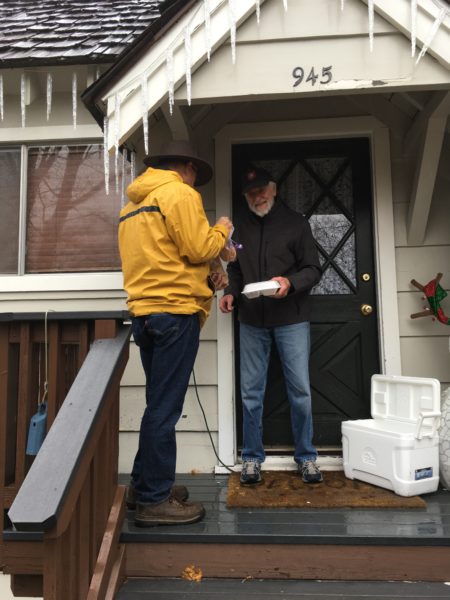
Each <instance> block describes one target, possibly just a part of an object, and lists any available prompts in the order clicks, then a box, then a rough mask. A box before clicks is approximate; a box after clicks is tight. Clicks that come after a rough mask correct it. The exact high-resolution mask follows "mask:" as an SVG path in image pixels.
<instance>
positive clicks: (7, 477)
mask: <svg viewBox="0 0 450 600" xmlns="http://www.w3.org/2000/svg"><path fill="white" fill-rule="evenodd" d="M80 316H81V315H80ZM53 317H54V318H55V320H54V322H52V319H53ZM85 317H86V314H84V315H83V320H82V321H81V323H78V325H77V324H76V320H75V321H73V320H72V321H71V324H70V325H69V324H68V322H67V323H65V324H64V323H61V321H59V320H58V325H57V326H56V322H57V320H56V316H55V315H53V316H52V317H51V316H50V314H48V332H47V336H45V337H46V338H47V341H48V344H47V349H48V355H49V367H48V375H49V377H48V403H49V404H48V420H49V431H48V433H47V436H46V438H45V440H44V443H43V445H42V447H41V449H40V451H39V453H38V454H37V456H36V458H35V459H34V461H33V462H32V464H31V466H30V467H29V465H28V464H27V463H28V462H31V460H32V459H30V457H27V456H25V451H24V447H25V438H26V429H27V427H26V426H27V425H28V423H29V418H30V416H31V414H32V413H33V410H35V406H36V404H35V406H34V407H33V408H31V406H28V403H27V401H26V400H27V399H29V398H33V397H34V398H36V397H37V395H36V390H37V389H38V388H39V385H38V383H37V382H38V381H40V380H42V373H41V375H39V366H37V367H36V352H37V350H38V349H36V348H34V349H32V346H33V343H36V344H38V345H39V344H42V340H43V337H44V336H43V334H44V333H45V332H43V331H42V327H43V323H42V322H41V323H39V324H36V323H35V324H33V323H32V322H29V321H26V320H24V319H23V318H22V319H21V321H20V326H18V327H17V328H14V327H11V322H10V323H9V328H8V329H6V328H5V327H1V325H3V323H0V335H3V340H2V339H1V338H0V342H1V341H3V344H1V343H0V348H1V349H2V350H1V355H0V377H1V378H2V379H0V390H1V392H0V400H2V402H1V404H0V408H1V409H2V415H0V417H1V421H0V423H1V425H0V426H1V427H2V429H1V431H0V442H1V444H2V446H1V447H2V452H1V453H0V459H2V463H3V467H2V466H1V465H0V469H2V472H1V473H0V475H1V476H2V479H1V481H2V484H3V489H2V491H3V494H2V496H3V507H4V512H5V513H6V512H7V522H6V525H7V524H8V520H10V521H11V522H12V524H13V525H14V529H15V531H17V532H27V533H25V534H22V535H25V536H27V535H28V536H31V538H30V537H28V539H32V538H33V535H34V536H35V541H34V542H32V543H31V544H29V547H30V548H31V547H33V550H32V552H31V554H32V556H31V554H30V555H28V554H29V553H28V551H27V550H26V547H27V546H26V544H25V545H23V546H22V544H23V542H21V541H11V539H10V538H8V537H6V539H10V541H6V542H5V546H4V560H3V562H4V570H5V572H9V573H12V574H13V576H14V578H16V580H17V581H19V585H18V588H17V589H14V587H13V591H14V592H15V593H17V592H19V593H22V594H23V595H25V593H27V592H28V593H36V591H39V584H40V586H41V589H42V595H43V597H44V599H45V600H53V599H54V600H59V599H61V598H64V600H66V599H67V600H71V599H74V600H75V599H76V600H80V599H82V598H89V599H94V598H106V597H112V595H113V593H114V590H115V589H116V587H117V585H118V582H119V581H120V578H121V569H122V565H123V557H124V550H123V548H120V546H119V543H118V537H119V533H120V526H121V521H122V519H123V510H124V508H123V507H124V502H123V499H124V488H123V487H120V486H118V484H117V464H118V429H119V388H120V379H121V377H122V374H123V371H124V369H125V366H126V363H127V360H128V348H129V335H130V331H129V326H126V325H122V324H121V323H119V321H117V320H116V321H99V320H93V321H92V323H90V322H88V321H90V319H86V318H85ZM41 321H42V320H41ZM34 325H36V326H34ZM15 337H17V340H18V343H19V341H20V345H19V347H17V348H15V347H14V339H15ZM6 338H8V339H6ZM96 338H97V339H96ZM108 338H109V339H108ZM74 340H77V341H75V342H74ZM92 340H94V341H92ZM64 341H65V342H66V345H67V346H69V348H64V343H63V342H64ZM11 342H13V343H11ZM91 342H92V344H91ZM52 344H53V345H52ZM90 344H91V345H90ZM71 345H74V346H76V347H77V350H76V351H75V350H74V348H71V347H70V346H71ZM89 345H90V348H89ZM22 346H23V347H22ZM55 346H56V347H55ZM5 347H7V348H8V350H7V351H5V350H4V348H5ZM26 347H28V351H25V348H26ZM33 356H34V360H33ZM38 363H39V361H38ZM41 363H42V361H41ZM5 367H6V373H7V374H8V375H7V376H6V374H5ZM75 375H76V376H75ZM71 379H74V381H73V384H72V385H71V386H70V380H71ZM6 380H7V381H6ZM69 387H70V389H68V388H69ZM33 388H34V389H33ZM66 388H67V389H66ZM64 396H65V400H64V402H62V398H63V397H64ZM11 399H12V400H11ZM59 407H60V408H59ZM58 409H59V410H58ZM14 415H17V416H16V418H14ZM14 438H15V439H14ZM14 442H15V443H14ZM28 467H29V470H28V473H27V474H26V477H25V479H24V480H23V477H24V476H25V473H26V471H27V469H28ZM21 480H23V483H22V485H20V483H21ZM19 486H20V489H19V490H18V491H17V488H19ZM14 496H15V499H13V498H14ZM10 499H13V501H12V505H11V508H10V509H9V511H7V510H5V509H7V508H8V504H9V503H10ZM5 518H6V516H5ZM33 532H34V533H33ZM18 535H21V534H20V533H19V534H18ZM13 537H14V536H13ZM36 540H38V542H36ZM39 540H42V541H41V542H39ZM20 547H22V551H21V550H20ZM36 547H39V549H38V550H36ZM27 578H28V581H29V582H31V583H30V585H29V586H28V588H27ZM13 580H14V579H13ZM24 590H25V591H24Z"/></svg>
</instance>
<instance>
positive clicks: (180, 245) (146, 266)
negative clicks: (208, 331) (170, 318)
mask: <svg viewBox="0 0 450 600" xmlns="http://www.w3.org/2000/svg"><path fill="white" fill-rule="evenodd" d="M127 194H128V198H129V200H130V201H129V202H128V204H127V205H126V206H125V207H124V208H123V209H122V210H121V211H120V223H119V250H120V257H121V260H122V271H123V280H124V288H125V290H126V292H127V294H128V300H127V302H128V308H129V311H130V313H131V314H132V315H133V316H136V317H141V316H144V315H148V314H152V313H159V312H169V313H174V314H194V313H199V318H200V324H201V325H203V323H204V321H205V319H206V317H207V316H208V313H209V310H210V307H211V298H212V296H213V292H212V291H211V289H210V288H209V286H208V283H207V277H208V273H209V265H208V262H209V261H210V260H211V259H213V258H215V257H216V256H218V254H219V253H220V251H221V250H222V249H223V247H224V246H225V243H226V240H227V236H228V231H227V228H226V227H224V226H223V225H214V227H210V225H209V223H208V220H207V218H206V215H205V211H204V209H203V204H202V199H201V196H200V194H199V193H198V192H197V191H196V190H194V189H193V188H191V187H190V186H189V185H187V184H185V183H183V180H182V178H181V177H180V175H178V173H176V172H175V171H166V170H162V169H153V168H148V169H147V170H146V171H145V172H144V173H143V174H142V175H140V176H139V177H137V179H135V180H134V181H133V182H132V183H131V184H130V185H129V186H128V189H127Z"/></svg>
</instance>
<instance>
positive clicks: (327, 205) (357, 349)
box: [232, 139, 379, 452]
mask: <svg viewBox="0 0 450 600" xmlns="http://www.w3.org/2000/svg"><path fill="white" fill-rule="evenodd" d="M232 158H233V219H235V220H237V219H238V218H239V212H240V211H241V210H242V208H243V206H245V198H243V196H242V195H241V194H240V189H239V186H240V181H241V174H242V170H243V169H245V168H246V166H247V165H248V164H253V165H255V166H259V167H264V168H265V169H267V170H268V171H269V172H270V173H271V174H272V175H273V177H274V180H275V181H276V183H277V186H278V194H277V196H278V198H279V199H282V200H284V201H285V202H286V203H287V204H288V205H289V206H290V207H291V208H292V209H294V210H296V211H298V212H300V213H302V214H304V215H305V216H306V217H307V218H308V220H309V223H310V225H311V229H312V232H313V235H314V238H315V240H316V244H317V248H318V251H319V256H320V261H321V264H322V269H323V275H322V279H321V281H320V283H319V284H318V285H317V286H316V287H315V288H314V289H313V290H312V294H311V296H312V297H311V301H312V317H311V334H312V335H311V358H310V376H311V390H312V401H313V415H314V443H315V444H316V446H318V447H330V446H332V447H333V446H334V447H335V446H340V444H341V422H342V421H344V420H347V419H360V418H367V417H369V416H370V378H371V375H372V374H374V373H378V372H379V358H378V335H377V318H378V315H377V306H376V293H375V272H374V259H373V239H372V193H371V171H370V147H369V141H368V140H367V139H346V140H320V141H308V142H283V143H258V144H240V145H237V146H234V147H233V157H232ZM282 235H283V232H282V231H280V236H282ZM238 327H239V325H238V323H237V321H235V328H236V331H235V345H236V347H235V356H236V369H235V372H236V398H237V407H236V409H237V410H236V414H237V421H238V422H237V431H238V445H239V446H240V445H241V442H242V410H241V399H240V391H239V336H238V331H237V329H238ZM263 430H264V446H265V448H266V449H267V451H269V452H270V451H271V450H273V451H275V452H284V451H286V450H289V449H290V448H291V447H292V434H291V427H290V415H289V405H288V401H287V396H286V390H285V387H284V381H283V376H282V372H281V366H280V363H279V359H278V356H277V353H276V350H275V349H274V350H273V352H272V357H271V362H270V367H269V374H268V383H267V389H266V397H265V400H264V420H263Z"/></svg>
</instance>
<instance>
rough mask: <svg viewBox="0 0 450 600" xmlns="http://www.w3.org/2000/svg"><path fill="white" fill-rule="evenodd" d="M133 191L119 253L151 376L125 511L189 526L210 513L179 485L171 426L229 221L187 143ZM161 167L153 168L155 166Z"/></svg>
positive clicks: (170, 151) (149, 520)
mask: <svg viewBox="0 0 450 600" xmlns="http://www.w3.org/2000/svg"><path fill="white" fill-rule="evenodd" d="M144 162H145V164H146V165H147V166H149V168H148V169H147V170H146V171H145V172H144V173H143V174H142V175H140V176H139V177H137V179H135V180H134V181H133V182H132V183H131V184H130V185H129V186H128V189H127V194H128V197H129V202H128V204H127V205H126V206H125V207H124V208H123V209H122V211H121V213H120V223H119V249H120V256H121V260H122V271H123V278H124V288H125V290H126V292H127V294H128V300H127V302H128V307H129V311H130V313H131V315H132V331H133V337H134V341H135V343H136V344H137V345H138V346H139V349H140V354H141V361H142V365H143V368H144V371H145V375H146V401H147V406H146V409H145V412H144V415H143V417H142V423H141V429H140V435H139V448H138V451H137V454H136V457H135V460H134V464H133V469H132V473H131V482H130V485H129V487H128V495H127V504H128V507H129V508H131V509H133V508H135V509H136V513H135V523H136V525H138V526H141V527H147V526H152V525H159V524H176V523H193V522H195V521H198V520H200V519H201V518H202V517H203V515H204V512H205V511H204V508H203V506H202V505H201V504H200V503H199V502H192V503H190V502H186V500H187V497H188V491H187V489H186V488H185V487H183V486H174V485H173V484H174V480H175V466H176V438H175V425H176V423H177V421H178V419H179V418H180V416H181V412H182V409H183V403H184V397H185V394H186V390H187V387H188V382H189V377H190V374H191V371H192V368H193V366H194V361H195V357H196V355H197V350H198V346H199V335H200V327H201V326H202V324H203V323H204V321H205V319H206V318H207V316H208V313H209V310H210V305H211V300H212V296H213V291H212V290H211V287H210V286H209V285H208V274H209V262H210V261H212V260H213V259H216V258H217V257H218V256H219V255H220V256H221V257H222V258H223V259H224V260H229V259H230V258H232V251H229V250H227V248H226V246H227V243H228V238H229V236H230V233H231V230H232V224H231V221H230V220H229V219H228V217H221V218H219V219H218V221H217V222H216V224H215V225H214V226H213V227H211V226H210V225H209V223H208V220H207V218H206V215H205V211H204V208H203V204H202V198H201V196H200V194H199V193H198V192H197V191H196V190H195V189H194V185H203V184H205V183H207V182H208V181H209V180H210V179H211V177H212V168H211V166H210V165H209V164H208V163H207V162H205V161H204V160H202V159H200V158H198V157H197V156H196V154H195V152H194V151H193V149H192V148H191V146H190V145H189V144H188V143H187V142H181V141H174V142H171V143H170V144H169V145H168V146H167V147H166V149H165V150H164V151H163V152H162V153H161V154H159V155H157V156H152V157H147V158H146V159H145V161H144ZM154 167H157V168H154Z"/></svg>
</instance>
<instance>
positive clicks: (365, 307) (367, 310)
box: [361, 304, 373, 317]
mask: <svg viewBox="0 0 450 600" xmlns="http://www.w3.org/2000/svg"><path fill="white" fill-rule="evenodd" d="M372 313H373V308H372V307H371V306H370V304H361V314H362V315H364V316H365V317H368V316H369V315H371V314H372Z"/></svg>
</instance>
